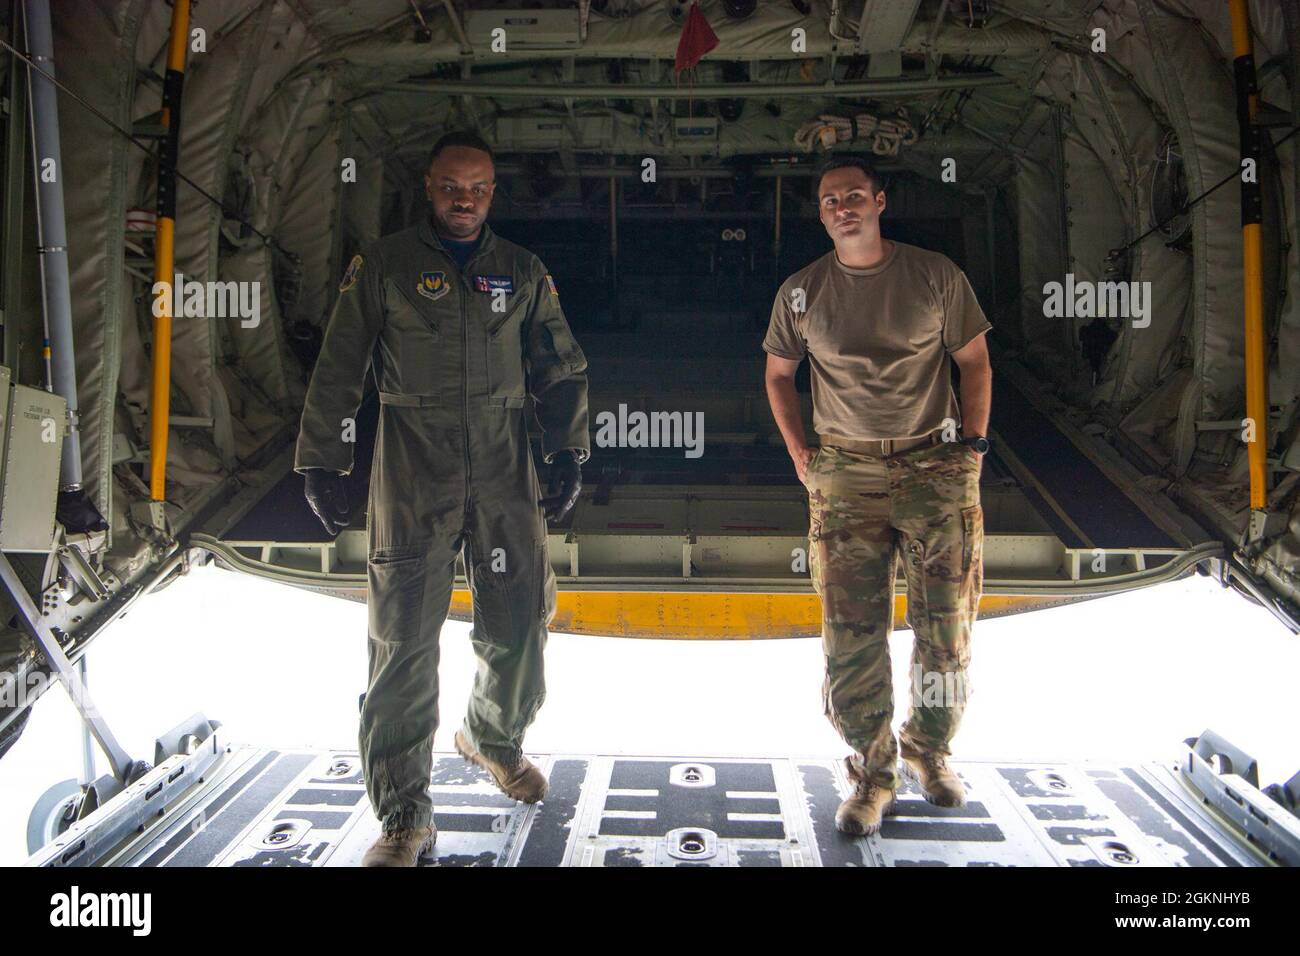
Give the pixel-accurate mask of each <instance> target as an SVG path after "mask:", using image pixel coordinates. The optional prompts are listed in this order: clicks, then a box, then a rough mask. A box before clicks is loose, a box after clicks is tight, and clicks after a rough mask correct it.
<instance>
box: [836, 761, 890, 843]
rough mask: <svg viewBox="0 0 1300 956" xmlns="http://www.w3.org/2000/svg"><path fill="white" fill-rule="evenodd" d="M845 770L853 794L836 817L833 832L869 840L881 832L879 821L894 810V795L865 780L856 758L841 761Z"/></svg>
mask: <svg viewBox="0 0 1300 956" xmlns="http://www.w3.org/2000/svg"><path fill="white" fill-rule="evenodd" d="M844 769H845V771H847V773H848V775H849V780H850V781H851V782H852V783H853V792H852V793H851V794H849V795H848V797H847V798H846V799H845V800H844V802H843V803H841V804H840V808H839V810H838V811H836V813H835V829H837V830H839V831H840V832H841V833H852V834H855V835H861V836H871V834H873V833H875V832H877V831H878V830H879V829H880V823H881V818H882V817H884V815H885V814H887V813H890V812H891V811H892V810H893V809H894V791H893V789H892V788H890V787H883V786H881V785H880V784H878V783H875V782H874V781H872V780H870V779H868V778H867V777H866V776H865V774H864V773H863V771H862V757H861V756H859V755H858V754H854V755H853V756H851V757H845V758H844Z"/></svg>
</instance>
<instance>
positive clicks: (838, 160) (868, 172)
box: [817, 155, 885, 196]
mask: <svg viewBox="0 0 1300 956" xmlns="http://www.w3.org/2000/svg"><path fill="white" fill-rule="evenodd" d="M849 167H852V168H853V169H860V170H862V173H863V175H864V176H866V177H867V179H869V180H871V194H872V195H873V196H874V195H875V194H876V193H878V192H880V191H881V190H882V189H884V188H885V182H884V180H882V179H881V178H880V174H879V173H878V172H876V167H875V166H872V165H871V163H869V162H867V160H865V159H863V158H862V157H861V156H851V155H843V156H832V157H831V158H830V159H828V160H826V162H824V163H822V165H821V168H820V169H819V170H818V171H817V190H818V192H820V191H821V184H822V177H823V176H825V175H826V174H827V173H829V172H830V171H831V170H832V169H846V168H849Z"/></svg>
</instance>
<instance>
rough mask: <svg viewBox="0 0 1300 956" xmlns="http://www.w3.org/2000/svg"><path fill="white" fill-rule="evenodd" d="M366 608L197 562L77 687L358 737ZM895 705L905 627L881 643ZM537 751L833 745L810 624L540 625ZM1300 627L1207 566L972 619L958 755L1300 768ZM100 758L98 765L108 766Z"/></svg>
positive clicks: (22, 747) (445, 698)
mask: <svg viewBox="0 0 1300 956" xmlns="http://www.w3.org/2000/svg"><path fill="white" fill-rule="evenodd" d="M468 631H469V626H468V625H465V624H457V623H454V622H453V623H449V624H448V625H447V627H446V628H445V629H444V631H443V634H442V663H441V670H440V675H441V682H442V695H441V696H442V700H441V714H442V725H441V726H440V728H439V730H438V738H437V746H438V748H439V749H440V750H451V749H452V748H451V735H452V733H453V732H454V731H455V729H456V727H457V725H458V722H459V718H460V715H461V714H462V713H463V712H464V708H465V703H466V699H467V697H468V694H469V689H470V683H471V680H472V677H473V672H474V656H473V652H472V650H471V648H470V644H469V640H468V637H467V634H468ZM365 634H366V609H365V606H364V605H361V604H355V603H351V602H347V601H343V600H340V599H338V598H330V597H324V596H321V595H316V594H311V593H308V592H305V591H300V590H297V589H294V588H289V587H285V586H281V585H275V584H271V583H269V582H266V581H262V580H259V579H257V578H252V577H248V576H245V575H240V574H234V573H231V572H227V571H222V570H219V569H217V568H213V567H204V568H199V569H197V570H195V571H194V572H193V573H191V574H190V575H188V576H187V577H185V578H182V579H181V580H179V581H177V582H176V583H174V584H172V585H171V586H170V587H168V588H167V589H165V590H164V591H162V592H160V593H156V594H154V595H152V596H150V597H148V598H146V599H145V600H143V601H142V602H140V604H139V605H137V606H136V607H135V608H134V609H133V610H132V611H131V612H130V613H129V614H128V615H127V616H126V617H125V618H123V619H122V620H120V621H118V622H117V623H116V624H114V625H113V626H112V628H111V629H110V630H109V631H108V632H107V633H106V634H104V635H101V637H100V638H99V639H98V640H97V642H96V643H95V644H94V645H93V646H92V648H91V650H90V657H89V668H90V674H89V677H90V686H91V689H92V692H93V695H94V699H95V700H96V702H97V703H98V705H99V708H100V710H101V712H102V713H103V714H104V716H105V717H106V719H107V720H108V721H109V723H110V725H111V726H112V728H113V730H114V731H115V732H116V734H117V735H118V737H119V739H120V740H121V741H122V743H123V745H124V746H125V747H126V748H127V749H128V750H129V751H130V752H131V753H132V755H133V756H136V757H143V758H145V759H149V760H152V757H153V741H154V738H155V737H156V736H157V735H159V734H161V733H163V732H165V731H166V730H168V729H170V728H171V727H172V726H173V725H175V724H177V723H179V722H180V721H181V720H183V719H184V718H185V717H187V716H188V715H189V714H191V713H193V712H195V711H201V712H203V713H204V714H205V715H206V716H208V717H209V718H212V719H215V720H219V721H221V722H222V723H223V725H224V730H225V732H226V733H227V734H228V735H229V738H228V739H231V740H235V741H241V742H249V743H257V744H262V745H267V746H275V747H293V746H305V747H314V748H337V749H355V747H356V724H357V696H358V695H359V694H360V693H361V691H362V690H364V686H365V672H366V653H365ZM891 645H892V651H893V659H894V664H895V666H894V674H895V685H896V689H895V699H896V701H899V702H902V703H900V705H899V707H898V713H897V714H896V724H897V723H901V721H902V719H903V718H904V716H905V706H904V705H905V702H906V701H907V694H908V688H907V684H906V682H907V680H908V676H909V675H908V666H909V664H908V660H909V654H910V648H911V632H910V631H901V632H898V633H896V634H895V635H894V637H893V640H892V642H891ZM546 661H547V683H548V688H549V690H548V696H547V702H546V705H545V706H544V707H543V708H542V711H541V714H540V716H539V718H538V720H537V723H536V724H534V726H533V729H532V730H531V731H530V733H529V736H528V749H529V750H530V751H532V752H534V753H629V754H654V755H680V756H692V757H708V756H736V755H750V756H757V755H784V754H802V755H813V756H818V755H824V756H839V755H841V754H843V753H844V752H845V748H844V746H843V744H841V742H840V741H839V738H838V737H837V736H836V734H835V732H834V731H833V730H832V728H831V727H830V725H829V724H828V723H827V721H826V719H825V718H824V717H823V716H822V714H821V699H820V689H821V669H822V657H821V645H820V641H818V640H816V639H813V640H789V641H735V642H712V641H700V642H692V641H634V640H622V639H614V638H595V637H578V636H572V635H563V634H556V635H552V637H551V640H550V644H549V645H548V648H547V658H546ZM1297 673H1300V638H1297V637H1293V636H1292V635H1291V634H1290V633H1289V632H1288V631H1287V630H1286V629H1285V628H1284V627H1282V626H1281V625H1280V624H1279V623H1278V622H1277V621H1276V620H1274V619H1273V618H1272V617H1271V616H1270V615H1269V614H1268V613H1267V612H1265V611H1263V610H1261V609H1259V608H1256V607H1254V606H1253V605H1250V604H1248V603H1247V602H1246V601H1245V600H1244V599H1242V598H1239V597H1237V596H1236V595H1234V594H1232V593H1231V592H1227V591H1223V590H1221V589H1220V588H1219V587H1218V586H1217V585H1216V584H1215V583H1214V582H1212V581H1210V580H1209V579H1207V578H1204V577H1199V576H1197V577H1192V578H1189V579H1186V580H1183V581H1177V582H1173V583H1171V584H1166V585H1161V586H1158V587H1155V588H1149V589H1147V590H1144V591H1140V592H1136V593H1131V594H1124V595H1119V596H1116V597H1109V598H1103V599H1100V600H1095V601H1088V602H1084V603H1082V604H1076V605H1073V606H1068V607H1062V608H1051V609H1047V610H1042V611H1035V612H1033V613H1030V614H1025V615H1021V616H1018V617H1011V618H1002V619H997V620H986V621H981V622H980V623H979V624H978V625H977V627H976V629H975V647H974V654H973V664H972V668H971V684H972V687H973V690H974V694H973V696H972V699H971V701H970V703H969V706H968V709H967V714H966V720H965V722H964V723H963V726H962V730H961V733H960V734H959V735H958V737H957V739H956V742H955V747H954V749H955V751H956V755H957V757H958V759H964V760H998V759H1003V760H1006V759H1014V760H1055V761H1064V760H1087V759H1095V760H1111V759H1114V760H1129V761H1134V760H1136V761H1146V760H1163V759H1167V758H1170V757H1172V756H1173V755H1174V754H1175V753H1176V751H1177V747H1178V745H1179V742H1180V741H1181V740H1182V739H1184V738H1186V737H1190V736H1194V735H1196V734H1199V733H1200V732H1201V731H1203V730H1205V729H1206V728H1213V729H1215V730H1217V731H1218V732H1219V733H1220V734H1222V735H1223V736H1225V737H1226V738H1227V739H1228V740H1230V741H1232V742H1233V743H1235V744H1237V745H1238V746H1239V747H1242V748H1244V749H1245V750H1246V751H1248V752H1249V753H1252V754H1254V756H1256V757H1257V758H1258V759H1259V761H1260V771H1261V773H1260V778H1261V783H1263V784H1268V783H1273V782H1281V781H1284V780H1286V779H1287V778H1288V777H1290V776H1291V774H1293V773H1295V772H1296V770H1297V769H1300V741H1297V739H1296V736H1297V735H1296V725H1295V679H1296V676H1295V675H1296V674H1297ZM80 754H81V748H80V732H79V724H78V719H77V716H76V713H75V711H74V710H73V708H72V706H71V703H70V702H69V700H68V697H67V694H66V693H65V692H64V691H63V689H62V688H61V687H54V688H51V689H50V690H49V691H47V693H46V694H45V696H44V697H42V698H41V700H40V701H39V702H38V703H37V705H36V707H35V710H34V712H33V714H32V718H31V721H30V723H29V725H28V727H27V730H26V731H25V733H24V734H23V736H22V738H21V739H20V740H19V741H18V743H17V744H16V745H15V746H14V748H13V749H12V750H11V751H10V752H9V754H8V755H7V756H6V757H5V758H4V759H3V760H0V864H14V863H19V862H21V861H22V860H24V859H25V858H26V855H27V851H26V826H27V815H28V812H29V811H30V809H31V807H32V804H33V803H34V802H35V800H36V799H37V797H38V796H39V795H40V794H41V793H42V792H43V791H44V790H45V788H46V787H48V786H49V785H50V784H52V783H55V782H56V781H59V780H63V779H66V778H69V777H76V776H77V775H78V774H79V772H80V766H81V757H80ZM105 766H106V765H105V762H104V761H103V759H102V758H101V759H100V760H99V772H100V773H103V772H105Z"/></svg>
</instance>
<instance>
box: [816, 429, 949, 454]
mask: <svg viewBox="0 0 1300 956" xmlns="http://www.w3.org/2000/svg"><path fill="white" fill-rule="evenodd" d="M942 442H943V439H942V438H940V437H939V431H938V430H937V429H936V430H935V431H932V432H930V433H929V434H928V435H922V436H921V437H919V438H873V439H871V440H870V441H860V440H859V441H855V440H853V439H850V438H834V437H832V438H830V439H829V440H827V441H826V442H825V443H824V444H826V445H830V446H834V447H835V448H843V449H844V450H845V451H853V452H857V453H859V454H862V455H872V456H874V457H877V458H888V457H889V456H890V455H897V454H901V453H902V452H905V451H912V450H913V449H916V448H925V447H928V446H930V445H938V444H941V443H942Z"/></svg>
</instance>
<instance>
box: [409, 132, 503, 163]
mask: <svg viewBox="0 0 1300 956" xmlns="http://www.w3.org/2000/svg"><path fill="white" fill-rule="evenodd" d="M448 146H468V147H469V148H470V149H481V150H482V151H483V152H485V153H487V154H488V159H490V160H492V161H493V162H494V163H495V162H496V157H495V156H493V155H492V147H491V146H489V145H488V144H487V141H486V140H485V139H483V137H482V136H480V135H479V134H478V133H476V132H474V131H473V130H469V129H454V130H452V131H451V132H449V133H443V134H442V135H441V136H440V137H438V142H436V143H434V144H433V149H432V150H430V151H429V161H428V162H427V163H425V169H428V168H429V167H430V166H432V165H433V161H434V160H435V159H437V158H438V154H439V153H441V152H442V151H443V150H444V149H446V148H447V147H448Z"/></svg>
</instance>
